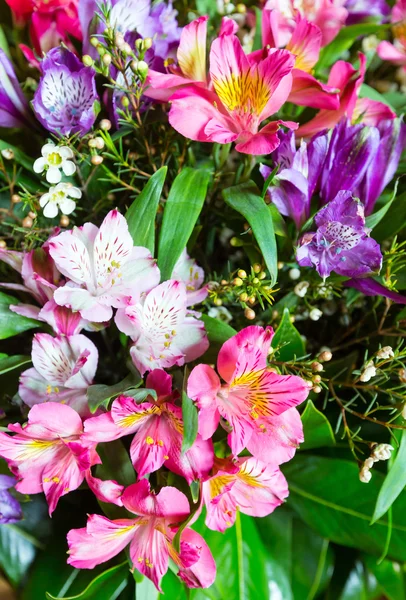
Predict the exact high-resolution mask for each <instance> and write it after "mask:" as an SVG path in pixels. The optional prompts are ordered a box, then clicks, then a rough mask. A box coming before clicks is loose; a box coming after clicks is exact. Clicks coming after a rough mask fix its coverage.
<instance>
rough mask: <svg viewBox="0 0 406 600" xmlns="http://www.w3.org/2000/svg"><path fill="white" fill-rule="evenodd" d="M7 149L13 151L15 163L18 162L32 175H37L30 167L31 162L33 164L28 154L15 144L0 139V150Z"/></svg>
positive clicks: (31, 165)
mask: <svg viewBox="0 0 406 600" xmlns="http://www.w3.org/2000/svg"><path fill="white" fill-rule="evenodd" d="M8 149H10V150H12V151H13V153H14V160H15V161H16V163H18V164H19V165H21V166H22V167H24V169H27V171H31V173H33V174H34V177H37V175H36V174H35V173H34V170H33V168H32V167H33V164H34V161H33V159H32V158H30V157H29V156H28V154H25V153H24V152H22V151H21V150H20V149H19V148H17V146H13V145H12V144H9V143H8V142H5V141H4V140H0V152H1V151H2V150H8ZM17 183H18V181H17Z"/></svg>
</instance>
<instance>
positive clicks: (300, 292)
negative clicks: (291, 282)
mask: <svg viewBox="0 0 406 600" xmlns="http://www.w3.org/2000/svg"><path fill="white" fill-rule="evenodd" d="M309 285H310V284H309V282H308V281H301V282H300V283H297V284H296V285H295V287H294V288H293V291H294V292H295V294H296V296H299V298H304V297H305V296H306V294H307V290H308V289H309Z"/></svg>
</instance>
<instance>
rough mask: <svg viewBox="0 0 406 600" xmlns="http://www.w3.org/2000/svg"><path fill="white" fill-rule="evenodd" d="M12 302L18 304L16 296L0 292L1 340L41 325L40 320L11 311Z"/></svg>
mask: <svg viewBox="0 0 406 600" xmlns="http://www.w3.org/2000/svg"><path fill="white" fill-rule="evenodd" d="M10 304H18V301H17V300H16V298H13V297H12V296H9V295H8V294H3V292H0V340H5V339H7V338H9V337H12V336H14V335H17V334H19V333H22V332H23V331H27V330H28V329H34V328H35V327H39V326H40V323H39V322H38V321H34V319H28V318H27V317H23V316H21V315H17V313H14V312H13V311H11V310H10V308H9V306H10Z"/></svg>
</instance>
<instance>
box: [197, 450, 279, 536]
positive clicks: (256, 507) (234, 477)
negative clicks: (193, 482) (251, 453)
mask: <svg viewBox="0 0 406 600" xmlns="http://www.w3.org/2000/svg"><path fill="white" fill-rule="evenodd" d="M215 467H216V472H215V474H214V475H213V477H210V478H209V479H206V481H204V482H203V500H204V503H205V505H206V510H207V515H206V525H207V527H209V529H213V530H215V531H221V532H224V531H225V530H226V529H227V528H228V527H231V526H232V525H233V524H234V522H235V516H236V512H237V509H238V510H239V511H240V512H242V513H244V514H245V515H250V516H252V517H265V516H267V515H269V514H271V513H272V512H273V511H274V510H275V508H276V507H277V506H279V505H280V504H282V503H283V501H284V500H285V498H287V496H288V494H289V491H288V484H287V482H286V479H285V477H284V476H283V474H282V472H281V471H280V469H279V468H278V467H275V466H271V465H268V464H266V463H264V462H261V461H259V460H258V459H256V458H253V457H249V458H239V459H237V460H236V461H231V460H230V459H225V460H220V459H216V465H215Z"/></svg>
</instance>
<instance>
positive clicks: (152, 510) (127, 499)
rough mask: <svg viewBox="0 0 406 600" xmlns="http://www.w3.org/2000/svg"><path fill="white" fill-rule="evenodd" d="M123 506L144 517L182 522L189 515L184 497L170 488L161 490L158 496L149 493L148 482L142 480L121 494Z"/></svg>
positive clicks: (187, 503)
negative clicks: (164, 518)
mask: <svg viewBox="0 0 406 600" xmlns="http://www.w3.org/2000/svg"><path fill="white" fill-rule="evenodd" d="M122 501H123V505H124V506H125V508H126V509H127V510H129V511H130V512H132V513H134V514H137V515H141V516H146V517H150V516H151V517H166V518H168V519H170V521H171V522H172V521H173V522H175V521H182V520H184V519H185V518H186V517H187V516H188V515H189V513H190V507H189V502H188V500H187V498H186V496H185V495H184V494H183V493H182V492H180V491H179V490H178V489H176V488H174V487H170V486H166V487H163V488H161V491H160V492H159V494H157V495H155V494H154V493H153V492H151V491H150V484H149V481H147V480H146V479H142V480H141V481H139V482H138V483H133V484H132V485H130V486H129V487H128V488H127V489H126V490H125V491H124V493H123V496H122Z"/></svg>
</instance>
